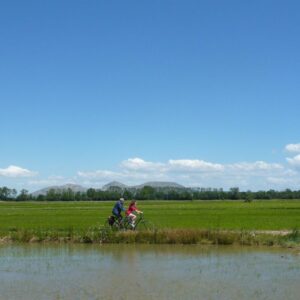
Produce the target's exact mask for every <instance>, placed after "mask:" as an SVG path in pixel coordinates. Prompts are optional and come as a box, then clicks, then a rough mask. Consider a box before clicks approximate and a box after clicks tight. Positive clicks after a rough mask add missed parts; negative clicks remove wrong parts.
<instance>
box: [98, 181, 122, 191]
mask: <svg viewBox="0 0 300 300" xmlns="http://www.w3.org/2000/svg"><path fill="white" fill-rule="evenodd" d="M114 187H117V188H121V189H126V188H128V186H127V185H126V184H123V183H121V182H118V181H112V182H109V183H107V184H105V185H104V186H103V187H102V190H103V191H107V190H109V189H111V188H114Z"/></svg>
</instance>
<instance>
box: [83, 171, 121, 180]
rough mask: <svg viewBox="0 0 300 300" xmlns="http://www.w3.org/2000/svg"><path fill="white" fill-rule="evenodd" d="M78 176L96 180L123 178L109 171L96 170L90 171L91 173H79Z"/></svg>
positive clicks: (119, 174)
mask: <svg viewBox="0 0 300 300" xmlns="http://www.w3.org/2000/svg"><path fill="white" fill-rule="evenodd" d="M77 175H78V176H79V177H84V178H90V179H91V178H95V179H101V178H114V179H115V178H121V177H122V174H121V173H118V172H113V171H108V170H96V171H89V172H83V171H78V172H77Z"/></svg>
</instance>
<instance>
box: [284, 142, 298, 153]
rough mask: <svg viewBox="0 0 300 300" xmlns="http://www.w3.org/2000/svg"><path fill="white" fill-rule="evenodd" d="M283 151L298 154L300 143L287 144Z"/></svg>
mask: <svg viewBox="0 0 300 300" xmlns="http://www.w3.org/2000/svg"><path fill="white" fill-rule="evenodd" d="M285 150H286V151H288V152H299V153H300V143H298V144H288V145H286V146H285Z"/></svg>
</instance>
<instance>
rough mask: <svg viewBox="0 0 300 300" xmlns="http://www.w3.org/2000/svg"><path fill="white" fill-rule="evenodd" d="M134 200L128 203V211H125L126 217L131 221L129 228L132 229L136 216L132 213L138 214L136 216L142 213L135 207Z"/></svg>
mask: <svg viewBox="0 0 300 300" xmlns="http://www.w3.org/2000/svg"><path fill="white" fill-rule="evenodd" d="M136 203H137V202H136V200H132V201H131V202H130V205H129V207H128V209H127V210H126V213H125V214H126V216H127V217H128V218H129V219H130V220H131V221H130V223H131V226H132V227H134V226H135V219H136V215H135V214H134V212H136V213H138V214H142V213H143V212H142V211H140V210H138V208H137V207H136Z"/></svg>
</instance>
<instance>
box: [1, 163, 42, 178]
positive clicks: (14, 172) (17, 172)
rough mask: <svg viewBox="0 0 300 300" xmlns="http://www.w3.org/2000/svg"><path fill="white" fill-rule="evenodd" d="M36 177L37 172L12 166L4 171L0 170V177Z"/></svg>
mask: <svg viewBox="0 0 300 300" xmlns="http://www.w3.org/2000/svg"><path fill="white" fill-rule="evenodd" d="M36 175H37V172H33V171H30V170H27V169H23V168H21V167H18V166H13V165H11V166H9V167H7V168H6V169H0V176H4V177H32V176H36Z"/></svg>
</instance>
